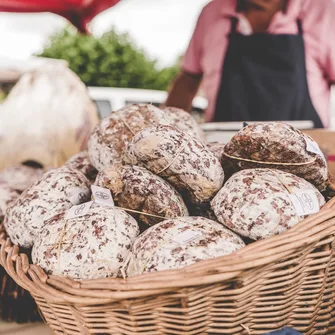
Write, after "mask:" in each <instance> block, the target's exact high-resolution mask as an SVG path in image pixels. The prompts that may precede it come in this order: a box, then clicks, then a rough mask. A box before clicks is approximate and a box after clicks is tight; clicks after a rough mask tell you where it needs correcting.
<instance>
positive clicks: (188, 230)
mask: <svg viewBox="0 0 335 335" xmlns="http://www.w3.org/2000/svg"><path fill="white" fill-rule="evenodd" d="M244 246H245V244H244V242H243V241H242V239H241V238H240V237H239V236H237V235H236V234H235V233H233V232H231V231H230V230H228V229H226V228H224V227H223V226H222V225H221V224H220V223H217V222H214V221H211V220H208V219H205V218H202V217H194V216H191V217H185V218H176V219H172V220H165V221H163V222H160V223H158V224H157V225H155V226H153V227H150V228H149V229H148V230H146V231H145V232H144V233H142V234H141V235H140V236H139V237H138V238H137V239H136V241H135V243H134V245H133V248H132V254H131V257H130V261H129V264H128V266H127V271H126V273H127V275H128V276H135V275H141V274H143V273H147V272H155V271H163V270H169V269H179V268H183V267H185V266H188V265H191V264H194V263H196V262H199V261H202V260H205V259H210V258H214V257H219V256H224V255H228V254H231V253H233V252H235V251H236V250H238V249H240V248H243V247H244Z"/></svg>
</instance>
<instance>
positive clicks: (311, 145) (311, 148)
mask: <svg viewBox="0 0 335 335" xmlns="http://www.w3.org/2000/svg"><path fill="white" fill-rule="evenodd" d="M305 142H306V150H307V151H308V152H311V153H313V154H317V155H320V156H321V157H323V158H324V154H323V152H322V151H321V149H320V147H319V145H318V144H317V143H316V142H315V141H313V140H311V139H310V138H309V137H308V136H305Z"/></svg>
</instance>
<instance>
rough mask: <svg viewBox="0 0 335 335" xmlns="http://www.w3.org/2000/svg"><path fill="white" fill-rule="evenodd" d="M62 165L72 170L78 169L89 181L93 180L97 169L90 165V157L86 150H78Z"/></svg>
mask: <svg viewBox="0 0 335 335" xmlns="http://www.w3.org/2000/svg"><path fill="white" fill-rule="evenodd" d="M64 167H68V168H69V169H72V170H78V171H80V172H81V173H83V174H84V175H85V176H86V178H87V179H88V180H90V181H92V182H93V181H94V180H95V178H96V177H97V174H98V171H97V170H96V169H95V167H94V166H93V165H92V162H91V160H90V157H89V155H88V152H87V151H82V152H79V153H78V154H77V155H74V156H73V157H71V158H70V159H69V160H68V161H67V162H66V163H65V164H64Z"/></svg>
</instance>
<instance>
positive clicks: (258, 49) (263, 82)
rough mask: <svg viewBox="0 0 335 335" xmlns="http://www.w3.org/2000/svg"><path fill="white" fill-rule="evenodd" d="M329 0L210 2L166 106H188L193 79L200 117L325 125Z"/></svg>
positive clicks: (333, 61) (333, 35)
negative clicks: (202, 101)
mask: <svg viewBox="0 0 335 335" xmlns="http://www.w3.org/2000/svg"><path fill="white" fill-rule="evenodd" d="M334 20H335V0H213V1H211V2H210V3H209V4H208V5H207V6H206V7H205V8H204V9H203V11H202V13H201V14H200V17H199V19H198V22H197V25H196V28H195V31H194V33H193V37H192V39H191V41H190V44H189V46H188V49H187V51H186V54H185V56H184V58H183V63H182V67H181V72H180V73H179V75H178V76H177V78H176V79H175V80H174V82H173V83H172V86H171V89H170V92H169V95H168V99H167V101H166V105H167V106H174V107H179V108H182V109H185V110H189V109H190V108H191V105H192V100H193V98H194V96H195V95H196V93H197V91H198V89H199V87H200V84H202V85H203V89H204V92H205V95H206V97H207V99H208V102H209V105H208V109H207V111H206V115H205V119H206V121H211V122H223V121H291V120H311V121H313V122H314V126H315V127H317V128H322V127H329V125H330V89H331V85H332V83H333V82H334V81H335V24H334Z"/></svg>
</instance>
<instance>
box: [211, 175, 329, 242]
mask: <svg viewBox="0 0 335 335" xmlns="http://www.w3.org/2000/svg"><path fill="white" fill-rule="evenodd" d="M295 195H299V197H300V200H301V199H305V197H307V199H309V200H310V201H311V203H310V204H308V203H306V205H307V207H306V209H308V206H311V207H310V208H309V209H312V211H311V213H312V212H314V213H315V212H317V211H318V210H319V209H320V208H321V207H322V206H323V205H324V204H325V199H324V198H323V196H322V195H321V193H320V192H319V191H318V190H317V189H316V188H315V187H314V186H313V185H312V184H310V183H309V182H307V181H306V180H304V179H302V178H300V177H298V176H296V175H293V174H290V173H286V172H283V171H280V170H270V169H250V170H242V171H240V172H237V173H236V174H234V175H233V176H232V177H231V178H230V179H229V180H228V181H227V182H226V184H225V185H224V187H223V188H222V189H221V190H220V191H219V192H218V194H217V195H216V196H215V198H214V199H213V200H212V202H211V205H212V209H213V211H214V213H215V215H216V217H217V218H218V220H219V222H221V223H222V224H224V225H225V226H227V227H228V228H230V229H231V230H233V231H235V232H236V233H238V234H240V235H242V236H245V237H248V238H251V239H253V240H259V239H264V238H266V237H270V236H272V235H276V234H280V233H282V232H284V231H285V230H287V229H288V228H290V227H292V226H294V225H296V224H297V223H298V222H299V221H301V220H302V219H304V218H306V217H307V216H308V215H301V213H300V212H299V211H298V209H297V208H296V206H295V205H294V200H295V199H296V197H295ZM292 198H293V199H292ZM297 200H298V201H300V200H299V199H297ZM302 213H307V211H304V212H302Z"/></svg>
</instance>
